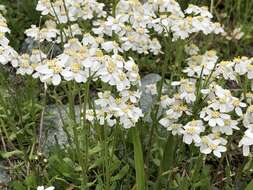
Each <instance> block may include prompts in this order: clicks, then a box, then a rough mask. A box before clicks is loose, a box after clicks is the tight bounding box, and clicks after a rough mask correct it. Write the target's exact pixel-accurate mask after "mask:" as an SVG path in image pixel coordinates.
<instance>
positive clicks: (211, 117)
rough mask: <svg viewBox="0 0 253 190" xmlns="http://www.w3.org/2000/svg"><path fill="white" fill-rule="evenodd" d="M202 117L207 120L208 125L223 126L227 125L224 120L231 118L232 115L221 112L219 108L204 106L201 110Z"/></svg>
mask: <svg viewBox="0 0 253 190" xmlns="http://www.w3.org/2000/svg"><path fill="white" fill-rule="evenodd" d="M200 118H202V119H203V120H204V121H207V122H208V125H210V126H211V127H215V126H220V127H223V126H224V125H225V123H224V120H227V119H230V115H228V114H224V113H221V112H219V111H217V110H212V109H209V108H204V109H203V110H202V111H201V112H200Z"/></svg>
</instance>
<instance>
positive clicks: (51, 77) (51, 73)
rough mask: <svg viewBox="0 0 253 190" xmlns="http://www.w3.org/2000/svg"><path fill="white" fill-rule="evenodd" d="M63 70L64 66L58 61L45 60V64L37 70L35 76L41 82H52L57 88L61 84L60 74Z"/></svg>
mask: <svg viewBox="0 0 253 190" xmlns="http://www.w3.org/2000/svg"><path fill="white" fill-rule="evenodd" d="M62 70H63V65H62V64H61V63H60V62H58V61H57V60H56V59H52V60H45V61H44V64H41V65H39V66H37V67H36V68H35V71H36V72H37V73H35V74H34V75H33V76H34V77H35V78H36V77H39V78H40V80H41V82H49V83H50V82H52V83H53V85H55V86H57V85H59V84H60V83H61V75H60V73H61V72H62Z"/></svg>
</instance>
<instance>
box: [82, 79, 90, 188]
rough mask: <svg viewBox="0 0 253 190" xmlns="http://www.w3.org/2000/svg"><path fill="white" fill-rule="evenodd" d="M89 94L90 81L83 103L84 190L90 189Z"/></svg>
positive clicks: (86, 84) (87, 84)
mask: <svg viewBox="0 0 253 190" xmlns="http://www.w3.org/2000/svg"><path fill="white" fill-rule="evenodd" d="M89 92H90V81H87V83H85V96H84V103H83V112H82V113H83V114H82V121H83V130H82V134H83V135H84V137H83V139H82V140H83V141H82V142H83V147H85V155H84V162H83V166H82V167H83V169H84V176H83V185H84V189H88V176H87V173H88V151H89V126H88V123H87V122H86V110H87V105H89Z"/></svg>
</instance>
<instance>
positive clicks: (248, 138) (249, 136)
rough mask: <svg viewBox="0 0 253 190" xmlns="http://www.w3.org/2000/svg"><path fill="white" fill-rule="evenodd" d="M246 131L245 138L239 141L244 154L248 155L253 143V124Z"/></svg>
mask: <svg viewBox="0 0 253 190" xmlns="http://www.w3.org/2000/svg"><path fill="white" fill-rule="evenodd" d="M248 127H249V128H248V129H247V130H246V131H245V133H244V136H243V138H242V139H241V140H240V142H239V147H241V146H242V148H243V156H248V155H249V153H250V146H252V145H253V126H252V125H251V126H248Z"/></svg>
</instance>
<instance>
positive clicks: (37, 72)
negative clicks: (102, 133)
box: [0, 1, 142, 128]
mask: <svg viewBox="0 0 253 190" xmlns="http://www.w3.org/2000/svg"><path fill="white" fill-rule="evenodd" d="M46 2H47V1H41V2H39V4H40V3H46ZM89 2H90V3H92V2H95V1H89ZM48 3H50V1H48ZM80 3H81V4H82V2H81V1H80ZM45 5H46V4H45ZM99 5H100V4H99ZM38 6H39V5H38ZM40 6H41V5H40ZM90 6H91V5H90ZM93 7H95V4H94V6H93ZM102 7H103V6H102ZM98 9H99V10H100V8H99V7H98ZM1 18H3V17H1ZM2 22H3V24H2V25H3V29H2V30H1V31H3V34H5V33H7V32H10V30H9V29H8V27H7V24H6V21H5V19H4V18H3V19H2ZM72 26H73V25H72ZM0 29H1V28H0ZM59 33H60V32H59V30H57V29H56V23H55V22H54V21H51V20H49V21H47V22H46V28H44V29H41V30H40V29H39V28H37V27H36V26H32V28H31V29H28V30H27V31H26V34H27V36H29V37H31V38H33V39H34V40H36V41H39V42H43V41H44V40H46V41H48V42H50V41H57V37H58V35H59ZM80 34H82V33H81V32H80ZM3 36H4V35H3ZM82 36H83V38H82V39H81V40H79V39H78V38H75V37H73V38H69V39H68V40H67V41H66V43H65V44H64V47H63V52H62V53H61V54H60V55H58V56H56V57H54V58H52V57H51V56H50V52H49V53H48V55H47V54H45V53H43V52H42V51H41V50H39V49H34V50H33V51H32V53H31V55H29V54H22V55H19V54H18V53H16V52H15V51H14V50H13V49H12V48H10V47H9V48H7V47H8V43H3V44H1V46H0V50H3V51H2V52H1V51H0V63H1V64H7V63H9V62H10V63H11V64H12V65H13V66H14V67H15V68H16V70H17V74H21V75H31V76H32V77H33V78H39V79H40V81H41V82H43V83H47V84H53V85H55V86H57V85H59V84H60V83H61V82H62V81H63V80H65V81H75V82H76V83H86V82H88V81H89V82H91V81H97V80H100V81H102V82H103V83H106V84H107V85H109V86H112V87H115V89H116V91H115V93H114V95H115V94H116V95H115V97H116V96H118V97H117V98H114V97H113V94H111V95H110V101H111V102H110V103H109V104H105V105H104V104H100V103H98V102H100V100H101V97H102V95H101V94H100V93H99V94H98V95H99V99H98V100H97V101H95V102H96V106H97V107H96V109H100V110H97V112H98V113H93V114H94V116H93V117H95V116H99V118H97V119H99V120H102V118H101V117H102V114H100V112H101V110H103V112H104V114H103V117H104V118H105V119H106V120H108V119H107V118H109V117H110V118H111V122H107V123H108V125H110V126H112V125H115V124H116V119H118V118H119V122H120V124H122V126H123V127H125V128H130V127H133V126H135V123H136V122H137V121H138V120H139V118H140V117H142V111H141V109H140V108H139V107H137V106H136V105H137V104H138V101H139V98H140V93H139V92H138V91H136V89H137V88H138V86H139V85H140V76H139V68H138V66H137V65H136V64H135V62H134V60H133V59H132V58H129V60H127V61H125V59H124V58H123V57H122V56H121V55H120V54H118V53H119V52H121V49H120V48H119V47H118V45H117V43H116V42H114V41H106V40H105V39H104V38H102V37H93V36H92V35H91V34H89V33H87V34H83V35H82ZM67 37H68V36H67ZM3 41H8V40H7V38H5V37H4V40H3ZM6 44H7V45H6ZM104 52H106V53H108V55H105V54H104ZM106 93H107V92H104V94H106ZM102 94H103V93H102ZM130 97H131V98H130ZM120 99H121V100H122V101H120ZM108 121H109V120H108ZM107 123H101V122H100V124H101V125H105V124H107Z"/></svg>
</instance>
